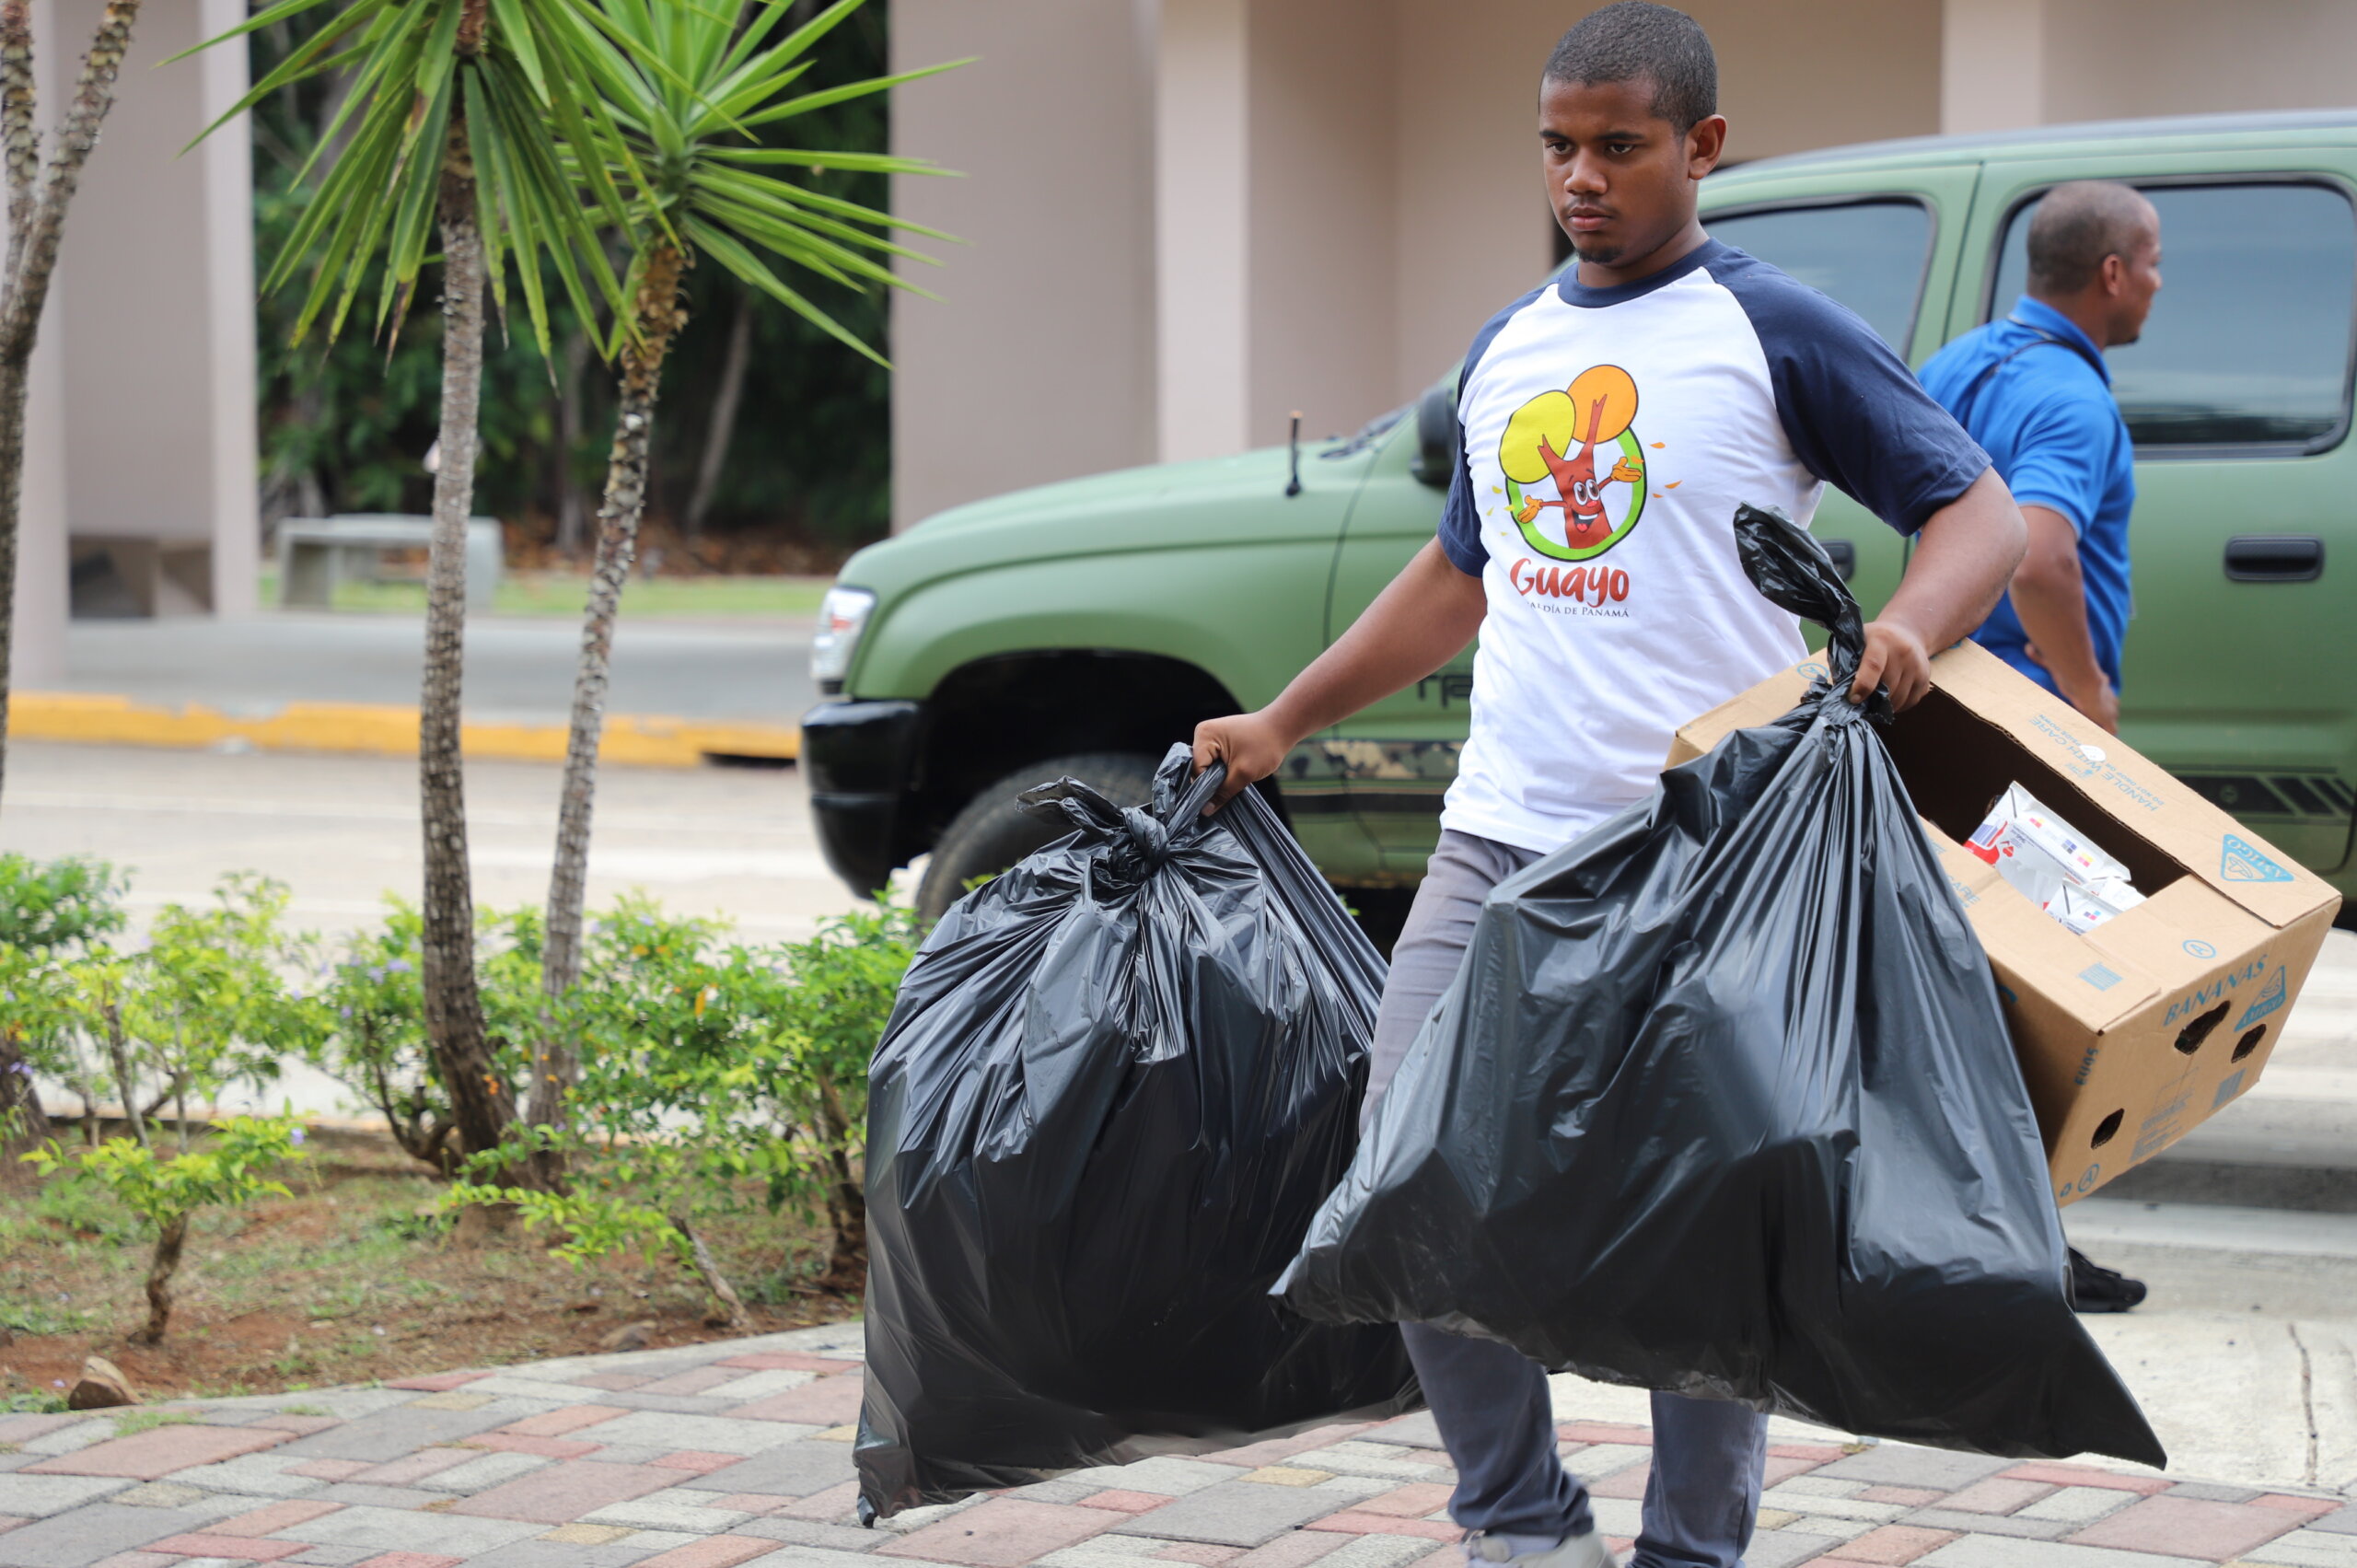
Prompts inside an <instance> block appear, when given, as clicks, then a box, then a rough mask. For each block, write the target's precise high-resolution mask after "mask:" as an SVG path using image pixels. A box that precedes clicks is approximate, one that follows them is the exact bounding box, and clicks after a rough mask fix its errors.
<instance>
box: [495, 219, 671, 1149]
mask: <svg viewBox="0 0 2357 1568" xmlns="http://www.w3.org/2000/svg"><path fill="white" fill-rule="evenodd" d="M686 267H687V258H686V257H685V256H684V255H683V254H681V253H680V251H679V250H677V249H676V248H674V247H672V246H669V245H657V246H656V248H655V249H654V250H653V251H651V252H650V253H649V254H648V256H647V259H646V268H645V272H644V276H643V278H642V280H641V282H640V284H639V288H638V298H637V300H636V302H635V304H636V321H637V334H638V335H637V341H635V342H633V343H629V344H628V345H626V346H625V347H624V349H623V351H622V375H621V406H620V408H619V410H618V411H617V412H616V415H615V420H614V445H613V450H612V452H611V453H610V455H609V457H608V458H607V459H606V499H605V504H604V505H601V506H600V507H599V508H598V562H597V568H596V570H595V572H594V573H593V574H592V575H591V576H590V579H589V602H588V604H587V606H586V608H585V609H584V610H583V612H582V621H581V664H580V667H579V669H578V671H577V673H576V674H575V677H574V682H573V727H572V732H571V734H570V735H569V736H568V737H567V738H566V741H565V749H564V787H563V794H562V795H561V796H559V799H558V806H557V829H556V864H555V866H554V868H553V869H552V871H551V873H550V875H549V908H548V934H547V937H546V940H545V942H544V944H543V946H542V947H541V949H540V986H541V990H542V991H543V992H544V993H546V994H547V995H548V996H549V997H550V998H551V999H552V1000H554V999H555V998H558V997H561V996H563V994H564V993H566V992H568V991H570V990H572V989H573V984H574V981H577V980H579V979H580V978H581V911H582V905H583V903H584V901H585V900H586V887H585V880H586V876H587V873H588V865H589V819H590V813H591V806H592V802H593V799H594V796H595V791H596V789H597V783H598V740H599V738H600V737H601V736H602V734H603V732H604V729H605V723H606V670H607V666H608V664H609V662H610V659H611V656H612V653H613V646H614V611H615V610H616V608H617V607H618V606H619V605H620V603H621V593H622V584H623V583H624V582H626V581H627V580H628V579H629V577H630V566H631V558H632V557H633V555H634V554H636V553H637V551H638V522H639V517H640V516H641V515H642V514H643V513H644V511H645V508H646V462H647V450H648V446H649V443H650V441H651V439H652V437H653V436H654V434H655V398H656V391H657V389H658V387H659V384H660V382H661V380H662V376H663V356H664V355H665V354H667V353H668V352H669V350H670V347H671V341H672V339H673V337H674V336H675V335H676V334H677V333H678V331H679V328H680V326H681V325H682V324H683V323H684V322H685V321H686V320H687V312H686V311H685V310H683V309H682V308H680V306H679V277H680V273H682V272H684V271H685V270H686ZM557 1034H558V1031H557V1030H556V1029H555V1028H547V1029H544V1030H543V1031H542V1036H541V1042H540V1054H539V1058H538V1060H537V1061H536V1062H535V1063H534V1065H533V1072H532V1098H531V1101H530V1117H531V1121H532V1122H533V1124H534V1125H535V1126H561V1125H563V1121H564V1094H565V1091H566V1090H567V1089H568V1088H570V1087H571V1086H572V1084H573V1079H574V1075H575V1072H576V1070H577V1063H576V1062H575V1057H574V1053H573V1047H572V1043H571V1042H570V1041H569V1040H561V1039H558V1038H556V1037H557Z"/></svg>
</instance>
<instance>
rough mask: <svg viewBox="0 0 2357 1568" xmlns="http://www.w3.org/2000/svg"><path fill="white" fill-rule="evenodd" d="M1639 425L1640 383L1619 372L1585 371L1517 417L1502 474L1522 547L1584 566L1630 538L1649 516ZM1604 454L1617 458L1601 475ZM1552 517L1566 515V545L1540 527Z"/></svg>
mask: <svg viewBox="0 0 2357 1568" xmlns="http://www.w3.org/2000/svg"><path fill="white" fill-rule="evenodd" d="M1636 418H1637V383H1636V381H1635V379H1634V378H1632V377H1631V376H1630V374H1629V373H1628V372H1627V371H1626V370H1623V369H1621V368H1620V366H1617V365H1598V366H1592V367H1590V368H1589V369H1586V370H1583V371H1581V372H1580V373H1579V375H1577V376H1575V377H1573V379H1572V384H1571V385H1570V386H1569V387H1567V388H1565V389H1563V390H1562V391H1560V392H1541V393H1539V394H1538V396H1537V397H1535V398H1533V399H1531V400H1530V401H1528V402H1527V403H1525V404H1523V405H1522V406H1521V407H1520V408H1518V409H1516V410H1515V412H1514V417H1513V418H1511V419H1509V420H1507V421H1506V431H1505V435H1504V436H1502V437H1500V439H1499V441H1498V467H1499V468H1500V469H1501V470H1504V473H1505V480H1506V504H1507V505H1508V506H1509V507H1510V508H1511V509H1512V513H1513V516H1514V520H1515V527H1516V528H1520V529H1521V530H1522V538H1523V542H1524V543H1526V544H1527V545H1529V546H1530V548H1531V549H1533V550H1535V551H1537V552H1538V553H1539V554H1541V555H1544V556H1546V557H1548V558H1549V559H1550V560H1555V561H1586V560H1590V559H1592V558H1594V557H1596V556H1598V555H1601V554H1603V553H1604V552H1606V551H1608V550H1609V549H1611V548H1612V547H1613V546H1614V545H1616V544H1618V543H1620V541H1621V540H1624V539H1626V538H1628V537H1629V530H1630V529H1631V528H1635V527H1636V526H1637V519H1638V518H1639V517H1643V515H1644V510H1645V449H1644V446H1643V443H1642V442H1640V441H1639V440H1638V439H1637V435H1636V432H1635V431H1634V430H1633V429H1631V425H1632V424H1634V423H1635V421H1636ZM1597 447H1604V448H1605V452H1606V455H1607V456H1608V457H1609V458H1610V459H1611V467H1610V468H1608V469H1606V470H1603V471H1602V472H1598V471H1597V463H1598V458H1597V455H1596V448H1597ZM1550 489H1551V490H1552V491H1553V492H1554V494H1553V495H1552V496H1551V497H1550V496H1549V495H1548V494H1545V492H1547V491H1548V490H1550ZM1616 492H1617V494H1616ZM1615 503H1618V505H1617V506H1616V505H1615ZM1616 510H1617V511H1618V512H1619V515H1618V516H1617V517H1616V516H1615V515H1614V514H1615V512H1616ZM1550 511H1554V512H1557V513H1559V514H1561V517H1562V540H1560V541H1559V540H1556V539H1555V538H1554V537H1552V535H1551V534H1550V532H1549V531H1548V530H1546V529H1544V528H1541V527H1540V526H1539V524H1540V521H1541V520H1542V519H1543V518H1545V517H1546V515H1547V513H1548V512H1550Z"/></svg>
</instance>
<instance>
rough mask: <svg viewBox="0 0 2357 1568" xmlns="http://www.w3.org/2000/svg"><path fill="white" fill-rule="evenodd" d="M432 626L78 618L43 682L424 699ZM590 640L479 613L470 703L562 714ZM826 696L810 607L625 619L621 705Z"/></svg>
mask: <svg viewBox="0 0 2357 1568" xmlns="http://www.w3.org/2000/svg"><path fill="white" fill-rule="evenodd" d="M580 649H581V628H580V626H579V625H578V624H577V623H576V622H573V621H566V620H564V619H563V618H550V619H545V620H539V619H524V618H517V617H508V618H499V617H493V616H480V617H474V618H470V620H469V621H468V622H467V669H466V709H467V716H468V717H469V718H470V719H473V720H476V721H479V722H494V721H496V722H524V721H532V720H540V719H551V718H554V719H562V718H563V715H564V714H565V713H566V712H567V710H568V709H569V708H570V707H571V705H572V702H573V676H574V668H575V662H576V661H577V659H578V657H579V655H580ZM66 659H67V667H68V669H69V670H70V674H69V675H68V677H67V678H66V679H64V680H59V681H53V682H50V683H48V684H47V685H46V686H45V688H44V689H45V690H50V691H104V692H112V693H119V694H122V695H124V696H129V697H133V698H135V699H136V700H138V701H140V702H143V703H208V704H211V705H213V706H215V707H221V708H226V709H227V710H228V711H229V712H231V713H233V714H240V715H254V714H265V713H268V712H271V711H273V710H275V709H276V708H278V707H279V706H281V705H282V704H284V703H401V704H405V705H413V704H414V703H416V702H417V689H418V677H419V671H420V668H421V667H422V663H423V660H424V621H421V620H419V619H418V618H417V617H415V616H409V615H334V614H328V613H316V614H313V613H305V612H300V611H278V610H273V611H271V612H269V613H267V614H261V615H250V616H245V617H224V618H220V619H214V618H210V617H186V618H179V619H168V620H157V621H75V622H74V623H73V625H72V627H71V628H70V630H69V631H68V632H67V633H66ZM817 701H818V693H817V691H816V689H815V688H814V687H812V685H811V684H810V622H809V621H807V620H788V619H780V620H776V621H645V620H638V621H633V620H628V619H625V620H623V621H621V622H619V623H618V624H617V625H616V627H615V631H614V658H613V684H612V686H611V688H610V690H609V691H608V693H607V699H606V711H607V712H608V713H613V714H665V715H668V716H671V717H677V718H699V719H705V718H729V719H762V720H768V721H771V722H786V723H790V722H792V721H794V720H796V719H798V718H800V717H801V716H802V714H803V713H804V712H805V711H806V710H807V709H808V708H809V707H810V705H811V704H812V703H816V702H817Z"/></svg>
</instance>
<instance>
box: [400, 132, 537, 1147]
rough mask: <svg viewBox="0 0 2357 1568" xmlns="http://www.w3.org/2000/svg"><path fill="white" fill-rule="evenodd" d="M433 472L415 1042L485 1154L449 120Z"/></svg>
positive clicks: (466, 509)
mask: <svg viewBox="0 0 2357 1568" xmlns="http://www.w3.org/2000/svg"><path fill="white" fill-rule="evenodd" d="M439 220H440V225H441V232H442V253H443V262H442V427H441V443H442V462H441V466H440V468H439V470H437V471H436V472H435V476H434V535H433V544H432V548H431V550H430V551H429V552H428V556H427V565H426V588H425V679H424V691H422V692H421V693H420V696H419V701H418V737H417V761H418V785H419V796H420V812H421V815H422V817H423V819H424V830H425V900H424V905H425V907H424V928H425V929H424V952H423V955H422V957H423V958H424V962H423V963H422V964H421V965H420V970H421V978H422V979H423V980H424V991H425V1034H426V1040H427V1043H428V1045H429V1046H430V1048H431V1049H432V1051H433V1052H434V1059H435V1064H436V1065H437V1066H438V1067H439V1068H440V1069H441V1074H442V1081H443V1083H444V1085H445V1086H447V1088H448V1090H449V1093H450V1107H451V1110H452V1112H453V1116H454V1119H455V1120H456V1121H457V1122H458V1124H459V1136H460V1137H461V1138H462V1139H463V1140H464V1141H465V1144H466V1147H467V1150H468V1152H469V1153H470V1154H476V1153H481V1152H482V1151H483V1150H485V1149H489V1148H493V1147H495V1146H497V1145H498V1144H499V1143H500V1142H501V1141H502V1140H503V1139H504V1138H505V1136H506V1134H507V1129H508V1127H509V1125H510V1124H511V1123H512V1122H513V1121H515V1118H516V1102H515V1098H514V1097H513V1095H512V1094H511V1093H510V1092H509V1089H508V1086H507V1084H506V1082H505V1080H504V1079H502V1078H501V1077H500V1076H499V1074H498V1073H497V1071H496V1070H495V1069H494V1067H493V1062H492V1057H491V1048H490V1043H489V1041H488V1040H487V1039H486V1038H485V1034H484V1029H483V1018H482V995H481V993H479V992H478V991H477V990H476V987H475V949H474V927H475V905H474V889H473V887H472V884H471V881H470V874H469V868H468V864H467V794H466V774H465V772H464V769H463V766H462V758H461V756H460V752H459V678H460V674H461V671H462V668H463V665H464V660H465V654H466V601H467V519H468V517H469V516H470V514H471V513H472V511H473V509H474V482H475V420H476V412H477V401H478V399H479V397H480V395H481V392H482V296H483V249H482V233H481V231H480V230H479V229H478V227H477V226H476V213H475V181H474V166H473V162H472V160H471V158H470V156H469V153H468V148H467V132H466V122H465V117H464V115H463V114H462V113H457V112H454V113H453V114H452V116H451V122H450V140H449V146H448V150H447V153H446V155H445V161H444V164H443V170H442V191H441V208H440V213H439Z"/></svg>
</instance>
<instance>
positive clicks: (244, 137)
mask: <svg viewBox="0 0 2357 1568" xmlns="http://www.w3.org/2000/svg"><path fill="white" fill-rule="evenodd" d="M52 6H53V9H54V11H55V14H56V17H57V23H58V31H57V32H55V33H54V34H52V38H51V39H48V40H44V41H41V46H40V47H41V49H42V50H43V52H57V51H60V50H61V49H63V50H67V51H70V52H71V57H72V58H73V59H75V61H77V62H78V59H79V54H80V51H81V50H82V49H83V48H85V47H87V41H88V39H89V37H90V35H91V32H92V30H93V29H95V28H96V27H97V25H98V22H99V17H100V16H101V15H102V13H103V11H104V8H105V6H104V0H52ZM244 10H245V7H244V6H242V5H240V4H238V0H194V3H191V0H181V3H180V4H178V5H171V6H147V7H145V9H144V10H142V11H141V13H140V16H139V21H138V25H137V26H136V27H135V28H134V29H133V31H132V35H131V48H130V51H129V52H128V53H127V54H126V55H125V57H124V62H123V68H122V75H121V76H120V78H119V79H118V80H117V82H116V85H115V99H114V103H113V106H112V107H111V108H110V110H108V112H107V119H106V124H105V128H104V131H103V133H102V134H101V137H100V140H99V145H98V147H97V149H96V150H95V151H94V152H92V154H91V155H90V160H89V162H88V164H87V166H86V167H85V168H84V170H83V174H82V182H81V188H80V191H79V193H78V194H76V195H75V199H74V206H73V209H72V211H71V212H69V213H68V214H67V215H66V224H65V240H64V247H63V249H62V250H61V251H60V253H59V267H60V270H61V273H62V275H63V276H64V277H67V278H70V279H71V280H72V286H71V288H70V289H68V290H67V291H66V292H65V293H64V295H62V296H58V297H54V298H52V300H51V301H50V304H49V317H50V319H49V322H48V323H47V324H45V325H44V327H43V329H42V335H43V336H44V338H46V337H47V335H48V332H49V330H50V328H51V327H52V326H53V327H56V328H59V329H62V331H63V334H64V337H65V339H66V340H67V341H68V342H69V343H71V345H72V350H73V352H72V354H70V355H69V356H68V357H67V359H66V361H65V366H64V439H65V472H66V484H67V488H68V492H69V497H70V505H69V506H68V509H67V530H68V534H69V546H70V548H71V549H72V551H73V552H74V553H75V557H76V558H77V559H87V560H89V561H91V562H92V563H96V561H97V559H98V558H99V556H100V555H101V554H103V556H104V557H105V558H106V559H107V560H109V561H110V562H111V563H112V566H113V569H114V573H115V575H116V578H117V579H118V581H117V589H118V594H119V597H118V598H117V599H116V602H115V603H113V604H112V605H110V607H109V609H110V611H111V612H112V613H119V614H120V613H134V614H175V613H178V614H187V613H203V612H204V611H206V610H242V609H247V608H250V607H251V605H252V604H253V601H254V596H255V582H254V575H255V568H256V563H257V558H258V555H259V552H260V541H259V540H258V539H257V537H256V534H257V531H258V528H259V519H258V517H257V499H256V495H255V491H254V470H255V462H256V454H255V450H254V445H255V437H254V426H255V415H254V311H253V260H252V252H253V238H252V223H253V176H252V157H253V154H252V144H251V139H250V132H249V130H248V128H247V127H246V125H245V124H244V123H243V122H238V123H234V124H229V125H224V126H222V127H221V128H220V129H219V130H217V131H215V132H214V133H213V134H212V135H211V136H210V137H208V138H206V140H205V141H204V143H203V145H199V146H197V147H194V148H192V149H191V150H188V151H186V152H185V153H184V152H183V151H182V149H183V148H187V147H188V145H189V144H190V143H191V142H192V141H194V140H195V138H196V137H197V135H198V134H200V133H202V132H203V130H204V129H205V127H206V126H207V125H208V124H210V123H211V122H212V120H213V119H214V117H215V115H217V114H218V113H220V112H221V111H222V110H226V109H227V108H228V107H229V105H230V104H232V103H234V102H235V101H236V100H237V99H238V95H239V94H240V93H241V92H242V91H243V88H244V83H245V80H246V45H245V42H244V41H243V40H238V41H235V42H232V43H227V44H224V45H223V46H221V47H220V48H218V49H214V50H208V51H206V52H204V53H203V54H201V55H199V56H197V57H196V58H194V59H189V60H178V61H172V63H171V64H163V62H166V61H170V60H171V58H172V56H174V55H175V54H178V53H180V52H182V51H185V50H189V49H193V48H194V47H196V46H197V45H198V44H200V43H202V42H203V41H204V40H205V39H207V38H209V37H212V36H214V35H215V33H216V32H217V31H219V30H223V29H226V28H228V27H230V26H233V25H235V24H236V23H237V22H238V21H239V20H242V19H243V16H244ZM58 58H59V59H60V63H61V64H64V59H65V58H66V56H65V55H64V54H59V55H58ZM62 101H63V99H62V97H60V98H52V99H50V100H49V103H50V104H52V105H53V104H57V103H60V102H62ZM51 112H52V113H53V112H54V110H51Z"/></svg>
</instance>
